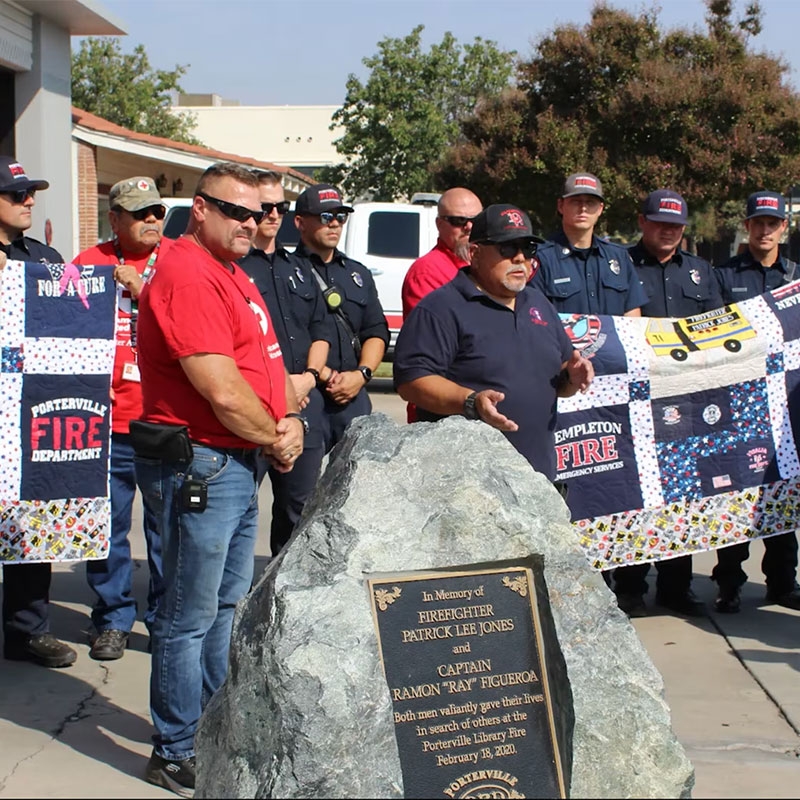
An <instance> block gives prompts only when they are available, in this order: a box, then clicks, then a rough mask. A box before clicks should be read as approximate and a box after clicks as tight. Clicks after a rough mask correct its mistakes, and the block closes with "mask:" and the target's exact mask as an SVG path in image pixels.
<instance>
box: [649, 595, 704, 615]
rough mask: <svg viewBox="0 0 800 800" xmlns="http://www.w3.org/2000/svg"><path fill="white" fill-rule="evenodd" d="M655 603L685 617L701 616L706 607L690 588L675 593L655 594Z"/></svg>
mask: <svg viewBox="0 0 800 800" xmlns="http://www.w3.org/2000/svg"><path fill="white" fill-rule="evenodd" d="M656 603H658V605H660V606H663V607H664V608H668V609H669V610H670V611H675V612H676V613H678V614H683V615H684V616H685V617H702V616H705V613H706V607H705V606H704V605H703V603H701V602H700V601H699V600H698V599H697V597H696V596H695V594H694V592H693V591H692V590H691V589H687V590H686V591H684V592H678V593H677V594H656Z"/></svg>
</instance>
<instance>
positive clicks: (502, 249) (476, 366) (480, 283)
mask: <svg viewBox="0 0 800 800" xmlns="http://www.w3.org/2000/svg"><path fill="white" fill-rule="evenodd" d="M469 241H470V245H469V256H470V264H469V266H468V267H464V268H463V269H461V270H460V271H459V272H458V274H457V275H456V277H455V278H453V280H452V281H451V282H450V283H448V284H445V285H444V286H442V287H441V288H439V289H436V290H435V291H433V292H431V293H430V294H428V295H426V296H425V297H424V298H423V299H422V300H421V301H420V302H419V304H418V305H417V306H416V307H415V308H414V310H413V311H412V312H411V314H410V315H409V317H408V319H407V320H406V321H405V322H404V324H403V327H402V329H401V331H400V336H399V337H398V340H397V347H396V349H395V360H394V383H395V387H396V389H397V392H398V393H399V395H400V396H401V397H402V398H403V399H404V400H406V401H408V402H412V403H415V404H416V406H417V417H418V419H419V420H420V421H429V422H430V421H434V420H438V419H442V418H443V417H446V416H451V415H454V414H461V415H463V416H465V417H466V418H467V419H474V420H481V421H483V422H485V423H486V424H487V425H491V426H492V427H493V428H497V429H498V430H501V431H503V433H504V434H505V435H506V437H507V438H508V440H509V441H510V442H511V444H513V445H514V447H515V448H516V449H517V450H518V451H519V452H520V453H521V454H522V455H523V456H525V458H527V459H528V461H529V462H530V463H531V465H532V466H533V468H534V469H535V470H537V471H538V472H541V473H543V474H544V475H546V476H547V477H548V478H549V479H550V480H553V479H554V477H555V472H556V470H555V442H554V437H553V429H554V427H555V421H556V400H557V397H568V396H570V395H573V394H575V392H577V391H579V390H580V391H586V389H588V387H589V384H590V383H591V382H592V378H593V377H594V370H593V368H592V365H591V362H590V361H589V360H588V359H586V358H583V357H582V356H581V355H580V354H579V353H578V352H577V351H576V350H574V349H573V347H572V344H571V343H570V340H569V338H568V337H567V335H566V333H565V332H564V327H563V325H562V324H561V321H560V319H559V317H558V314H557V313H556V310H555V309H554V308H553V306H552V305H551V304H550V302H549V301H548V300H547V298H546V297H545V296H544V295H543V294H542V293H541V292H540V291H539V290H538V289H535V288H533V287H532V286H530V285H528V277H529V276H530V269H531V259H532V258H533V256H534V255H535V253H536V246H537V243H540V242H541V241H542V240H541V239H540V238H539V237H537V236H534V235H533V229H532V228H531V222H530V219H529V218H528V215H527V214H526V213H525V212H524V211H521V210H520V209H519V208H516V207H515V206H511V205H506V204H501V205H492V206H489V207H488V208H486V209H485V210H484V211H482V212H481V213H480V214H478V216H477V217H475V219H474V220H473V223H472V231H471V233H470V237H469Z"/></svg>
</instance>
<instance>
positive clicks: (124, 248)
mask: <svg viewBox="0 0 800 800" xmlns="http://www.w3.org/2000/svg"><path fill="white" fill-rule="evenodd" d="M108 202H109V207H110V210H109V212H108V220H109V223H110V225H111V230H112V231H113V234H114V236H113V238H112V239H111V241H108V242H104V243H103V244H100V245H97V246H95V247H90V248H89V249H88V250H84V251H83V252H81V253H78V255H77V256H75V258H74V259H73V261H74V263H75V264H94V265H106V264H116V265H117V267H116V269H115V270H114V279H115V280H116V281H117V284H118V293H119V306H118V307H119V311H118V320H117V350H116V356H115V359H114V375H113V379H112V384H111V386H112V390H113V400H112V402H113V413H112V417H111V419H112V430H111V543H110V547H109V553H108V558H107V559H106V560H104V561H89V562H87V564H86V577H87V580H88V583H89V586H90V587H91V588H92V590H93V591H94V593H95V596H96V598H97V599H96V602H95V604H94V608H93V609H92V622H93V623H94V628H95V631H96V635H95V637H94V641H93V644H92V649H91V650H90V651H89V655H90V656H91V657H92V658H94V659H95V660H97V661H111V660H114V659H117V658H121V657H122V656H123V655H124V653H125V647H126V644H127V641H128V636H129V634H130V632H131V628H132V627H133V623H134V621H135V619H136V600H135V599H134V597H133V594H132V590H131V581H132V575H133V562H132V559H131V547H130V543H129V542H128V533H129V531H130V527H131V514H132V511H133V499H134V495H135V494H136V474H135V470H134V461H133V458H134V454H133V447H132V445H131V442H130V435H129V431H128V426H129V424H130V421H131V420H132V419H138V418H139V417H140V416H141V414H142V389H141V384H140V381H139V366H138V363H137V356H136V319H137V315H138V309H137V300H138V297H139V293H140V292H141V290H142V286H143V285H144V282H145V281H146V280H147V279H148V277H149V276H150V275H151V274H152V273H153V271H154V270H155V269H156V267H157V262H158V258H159V256H161V255H163V254H164V252H165V251H166V250H167V248H168V247H169V245H170V244H171V241H170V240H169V239H162V222H163V219H164V214H165V212H166V209H165V208H164V205H163V203H162V202H161V195H160V194H159V192H158V189H157V188H156V185H155V182H154V181H153V179H152V178H148V177H143V176H135V177H133V178H126V179H125V180H122V181H119V182H118V183H115V184H114V185H113V186H112V187H111V191H110V192H109V195H108ZM143 510H144V535H145V541H146V543H147V560H148V565H149V568H150V584H149V589H148V595H147V606H148V607H147V611H146V613H145V616H144V621H145V625H147V628H148V630H149V629H150V626H151V625H152V622H153V620H154V618H155V611H156V604H157V602H158V598H159V597H160V595H161V594H162V592H163V583H162V576H161V544H160V541H159V538H158V534H157V532H156V523H155V518H154V516H153V512H152V511H151V509H150V508H149V507H148V505H147V503H144V504H143Z"/></svg>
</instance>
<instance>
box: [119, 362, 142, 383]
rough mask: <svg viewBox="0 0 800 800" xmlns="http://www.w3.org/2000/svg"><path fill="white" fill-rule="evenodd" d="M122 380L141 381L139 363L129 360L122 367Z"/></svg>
mask: <svg viewBox="0 0 800 800" xmlns="http://www.w3.org/2000/svg"><path fill="white" fill-rule="evenodd" d="M122 380H124V381H133V382H134V383H140V382H141V380H142V376H141V375H140V374H139V365H138V364H134V363H133V361H129V362H128V363H127V364H125V366H124V367H123V368H122Z"/></svg>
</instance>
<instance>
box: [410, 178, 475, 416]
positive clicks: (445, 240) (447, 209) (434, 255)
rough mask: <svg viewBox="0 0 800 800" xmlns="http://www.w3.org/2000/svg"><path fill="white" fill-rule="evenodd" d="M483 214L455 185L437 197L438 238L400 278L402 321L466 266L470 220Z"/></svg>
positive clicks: (470, 195)
mask: <svg viewBox="0 0 800 800" xmlns="http://www.w3.org/2000/svg"><path fill="white" fill-rule="evenodd" d="M481 211H483V205H481V201H480V200H479V199H478V196H477V195H475V194H474V193H473V192H471V191H470V190H469V189H464V188H462V187H460V186H456V187H455V188H453V189H448V190H447V191H446V192H445V193H444V194H443V195H442V196H441V197H440V198H439V207H438V209H437V216H436V227H437V229H438V231H439V238H438V240H437V242H436V246H435V247H434V248H433V250H431V251H429V252H428V253H425V255H424V256H420V257H419V258H418V259H417V260H416V261H415V262H414V263H413V264H412V265H411V266H410V267H409V268H408V272H407V273H406V277H405V278H404V279H403V288H402V290H401V293H400V294H401V297H402V299H403V321H404V322H405V320H406V319H407V318H408V315H409V314H410V313H411V309H412V308H414V306H416V305H417V303H419V301H420V300H422V298H423V297H425V295H426V294H428V293H429V292H432V291H433V290H434V289H438V288H439V287H440V286H444V285H445V284H446V283H449V282H450V281H451V280H453V278H455V276H456V273H457V272H458V270H459V269H461V268H462V267H466V266H469V234H470V232H471V231H472V220H473V219H474V218H475V217H477V216H478V214H480V213H481ZM406 414H407V417H408V421H409V422H416V421H417V415H416V410H415V408H414V404H413V403H409V404H408V405H407V407H406Z"/></svg>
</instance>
